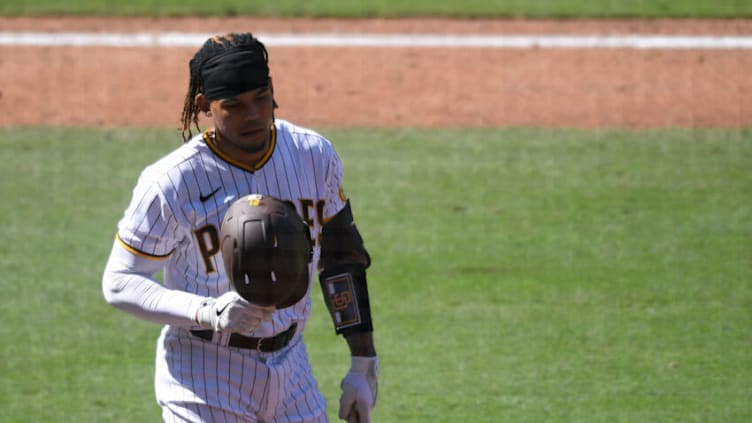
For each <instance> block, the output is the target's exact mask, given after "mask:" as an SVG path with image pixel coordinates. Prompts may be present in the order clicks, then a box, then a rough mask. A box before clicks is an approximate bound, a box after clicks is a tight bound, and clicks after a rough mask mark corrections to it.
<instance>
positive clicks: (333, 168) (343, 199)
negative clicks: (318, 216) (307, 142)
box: [323, 144, 347, 221]
mask: <svg viewBox="0 0 752 423" xmlns="http://www.w3.org/2000/svg"><path fill="white" fill-rule="evenodd" d="M327 152H328V160H327V167H326V173H325V175H326V176H325V179H324V189H325V192H324V198H325V200H324V213H323V214H324V220H325V221H327V220H329V219H331V218H332V217H334V216H335V215H336V214H337V213H339V212H340V211H341V210H342V209H343V208H344V207H345V205H346V204H347V195H345V190H344V187H343V174H344V170H343V167H342V161H341V160H340V158H339V156H338V155H337V152H336V151H335V150H334V148H333V147H331V144H330V145H329V149H328V151H327Z"/></svg>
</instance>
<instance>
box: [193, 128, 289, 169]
mask: <svg viewBox="0 0 752 423" xmlns="http://www.w3.org/2000/svg"><path fill="white" fill-rule="evenodd" d="M213 132H214V128H209V129H207V130H206V131H204V134H203V137H204V142H205V143H206V145H208V146H209V149H210V150H211V151H212V152H213V153H214V154H216V155H217V156H219V158H220V159H222V160H224V161H226V162H227V163H229V164H231V165H233V166H235V167H239V168H241V169H243V170H247V171H249V172H255V171H257V170H259V169H261V168H262V167H264V165H265V164H266V162H268V161H269V159H270V158H271V157H272V153H274V147H276V146H277V127H276V126H275V125H272V137H271V141H270V142H269V148H268V149H267V150H266V153H264V156H263V157H261V160H259V161H258V163H256V165H255V166H251V165H249V164H247V163H242V162H239V161H237V160H235V159H233V158H232V157H230V156H228V155H227V154H225V153H224V152H222V151H221V150H220V149H219V147H217V145H216V144H215V142H214V137H213V136H211V134H212V133H213Z"/></svg>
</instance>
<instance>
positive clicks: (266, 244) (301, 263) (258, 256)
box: [220, 194, 313, 308]
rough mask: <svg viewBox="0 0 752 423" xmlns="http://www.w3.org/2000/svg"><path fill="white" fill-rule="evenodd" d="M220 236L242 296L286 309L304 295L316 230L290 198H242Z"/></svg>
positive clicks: (231, 210) (227, 265)
mask: <svg viewBox="0 0 752 423" xmlns="http://www.w3.org/2000/svg"><path fill="white" fill-rule="evenodd" d="M220 238H221V245H222V257H223V260H224V264H225V271H226V272H227V275H228V276H229V278H230V282H231V284H232V286H233V288H234V289H235V291H237V293H238V294H240V296H241V297H243V298H245V299H246V300H248V301H250V302H252V303H254V304H257V305H260V306H270V305H273V306H276V307H277V308H284V307H289V306H291V305H293V304H295V303H297V302H298V301H300V300H301V299H302V298H303V297H304V296H305V294H306V292H307V291H308V277H309V274H308V265H309V263H310V262H311V256H312V254H313V252H312V248H311V234H310V232H309V229H308V225H306V223H305V222H304V221H303V219H302V218H301V217H300V215H298V213H297V211H296V210H295V207H293V206H292V205H291V204H290V203H287V202H284V201H282V200H280V199H277V198H274V197H271V196H268V195H260V194H251V195H247V196H245V197H242V198H240V199H238V200H236V201H235V202H234V203H233V204H232V205H231V206H230V208H229V209H228V210H227V213H225V217H224V219H223V220H222V226H221V228H220Z"/></svg>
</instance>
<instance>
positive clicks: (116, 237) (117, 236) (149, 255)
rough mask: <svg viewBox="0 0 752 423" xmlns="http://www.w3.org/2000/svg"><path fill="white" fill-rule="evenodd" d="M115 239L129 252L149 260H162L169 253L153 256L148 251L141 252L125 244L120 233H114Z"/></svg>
mask: <svg viewBox="0 0 752 423" xmlns="http://www.w3.org/2000/svg"><path fill="white" fill-rule="evenodd" d="M115 239H116V240H117V242H118V243H119V244H120V245H122V246H123V248H125V249H126V250H128V251H129V252H130V253H131V254H135V255H137V256H139V257H143V258H147V259H149V260H164V259H166V258H167V257H169V256H170V255H169V254H165V255H163V256H155V255H154V254H149V253H145V252H143V251H141V250H137V249H135V248H133V247H131V246H130V245H128V244H126V243H125V241H123V239H122V238H120V234H115Z"/></svg>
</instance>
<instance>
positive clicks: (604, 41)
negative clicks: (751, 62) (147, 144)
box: [0, 32, 752, 49]
mask: <svg viewBox="0 0 752 423" xmlns="http://www.w3.org/2000/svg"><path fill="white" fill-rule="evenodd" d="M212 35H214V34H202V33H191V32H166V33H98V32H57V33H55V32H0V46H52V47H54V46H79V47H89V46H105V47H192V48H198V47H199V46H201V44H203V42H204V41H205V40H206V39H207V38H209V37H211V36H212ZM257 36H258V38H259V39H260V40H261V41H262V42H264V44H266V45H267V46H270V47H465V48H534V47H538V48H635V49H752V35H750V36H710V35H708V36H683V35H446V34H355V33H338V34H334V33H329V34H316V33H296V34H292V33H290V34H284V33H269V34H264V33H259V34H257Z"/></svg>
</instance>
